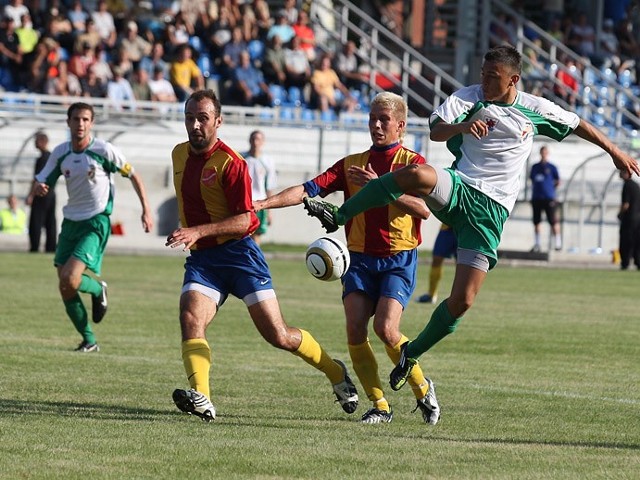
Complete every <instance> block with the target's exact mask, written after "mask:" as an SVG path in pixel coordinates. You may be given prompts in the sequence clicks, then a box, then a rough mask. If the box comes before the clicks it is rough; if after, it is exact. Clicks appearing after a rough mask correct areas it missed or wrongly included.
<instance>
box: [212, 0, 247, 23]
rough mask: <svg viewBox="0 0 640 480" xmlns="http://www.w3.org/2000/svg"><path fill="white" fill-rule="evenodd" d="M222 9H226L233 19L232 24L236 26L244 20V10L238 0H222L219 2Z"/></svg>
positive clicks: (231, 19)
mask: <svg viewBox="0 0 640 480" xmlns="http://www.w3.org/2000/svg"><path fill="white" fill-rule="evenodd" d="M218 4H219V8H220V11H221V12H222V11H223V10H226V11H227V13H228V15H229V20H230V21H231V26H232V27H235V26H236V25H239V24H240V22H241V21H242V12H241V11H240V5H239V3H238V0H220V1H219V2H218Z"/></svg>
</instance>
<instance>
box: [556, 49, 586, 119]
mask: <svg viewBox="0 0 640 480" xmlns="http://www.w3.org/2000/svg"><path fill="white" fill-rule="evenodd" d="M560 63H561V64H562V65H564V67H565V68H559V69H558V71H557V72H556V79H557V80H558V82H559V83H554V87H553V91H554V93H555V94H556V95H557V96H558V97H560V98H562V99H563V100H564V101H565V102H567V104H569V105H570V106H572V107H575V105H576V99H577V98H578V91H579V89H580V82H579V81H578V75H579V71H578V67H577V66H576V63H575V61H574V60H573V59H572V58H570V57H566V58H564V60H561V62H560ZM574 72H575V73H574Z"/></svg>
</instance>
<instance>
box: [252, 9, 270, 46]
mask: <svg viewBox="0 0 640 480" xmlns="http://www.w3.org/2000/svg"><path fill="white" fill-rule="evenodd" d="M253 13H254V14H255V16H256V25H257V27H258V37H257V38H258V39H260V40H262V41H263V42H265V41H266V40H267V34H268V33H269V29H270V28H271V24H272V20H271V13H270V12H269V4H268V3H267V2H266V0H254V1H253Z"/></svg>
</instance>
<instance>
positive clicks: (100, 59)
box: [92, 43, 113, 85]
mask: <svg viewBox="0 0 640 480" xmlns="http://www.w3.org/2000/svg"><path fill="white" fill-rule="evenodd" d="M95 52H96V61H95V63H94V64H93V66H92V69H93V70H94V71H95V74H96V75H97V76H98V78H99V79H100V80H102V82H103V83H104V84H105V85H106V84H108V83H109V80H111V79H112V78H113V72H112V71H111V64H110V63H109V62H108V56H107V52H106V51H105V47H104V45H102V44H101V43H99V44H98V46H97V47H96V48H95Z"/></svg>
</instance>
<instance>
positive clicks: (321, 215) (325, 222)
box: [303, 197, 339, 233]
mask: <svg viewBox="0 0 640 480" xmlns="http://www.w3.org/2000/svg"><path fill="white" fill-rule="evenodd" d="M303 201H304V209H305V210H306V211H307V215H309V216H310V217H316V218H317V219H318V220H320V223H321V224H322V227H323V228H324V229H325V230H326V231H327V233H332V232H335V231H336V230H338V227H339V225H338V220H337V218H336V212H337V211H338V207H337V206H336V205H334V204H332V203H329V202H323V201H321V200H314V199H312V198H310V197H304V199H303Z"/></svg>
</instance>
